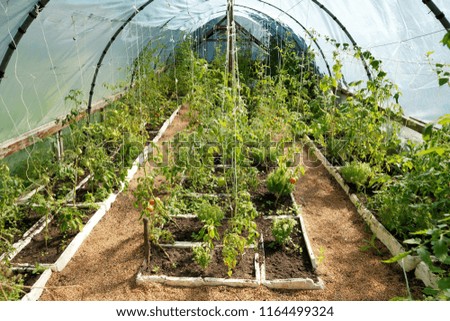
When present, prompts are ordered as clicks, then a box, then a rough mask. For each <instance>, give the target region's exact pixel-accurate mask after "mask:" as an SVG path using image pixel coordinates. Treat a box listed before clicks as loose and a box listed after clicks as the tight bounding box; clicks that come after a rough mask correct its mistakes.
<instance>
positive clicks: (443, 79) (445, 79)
mask: <svg viewBox="0 0 450 321" xmlns="http://www.w3.org/2000/svg"><path fill="white" fill-rule="evenodd" d="M448 81H449V79H448V78H439V86H444V85H446V84H448Z"/></svg>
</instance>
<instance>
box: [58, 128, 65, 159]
mask: <svg viewBox="0 0 450 321" xmlns="http://www.w3.org/2000/svg"><path fill="white" fill-rule="evenodd" d="M56 156H57V158H58V161H59V162H60V161H62V159H63V157H64V145H63V140H62V136H61V131H58V132H57V133H56Z"/></svg>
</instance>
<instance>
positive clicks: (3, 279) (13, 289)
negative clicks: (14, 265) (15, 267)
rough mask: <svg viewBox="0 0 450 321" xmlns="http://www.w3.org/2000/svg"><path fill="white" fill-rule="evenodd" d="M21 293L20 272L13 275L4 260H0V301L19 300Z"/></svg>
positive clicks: (21, 281) (21, 280)
mask: <svg viewBox="0 0 450 321" xmlns="http://www.w3.org/2000/svg"><path fill="white" fill-rule="evenodd" d="M22 294H23V279H22V276H21V275H20V274H19V275H14V273H13V271H12V270H11V269H10V268H9V267H8V266H7V265H6V264H5V263H4V262H0V301H15V300H19V299H20V297H21V296H22Z"/></svg>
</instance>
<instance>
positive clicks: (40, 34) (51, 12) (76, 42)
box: [0, 0, 450, 142]
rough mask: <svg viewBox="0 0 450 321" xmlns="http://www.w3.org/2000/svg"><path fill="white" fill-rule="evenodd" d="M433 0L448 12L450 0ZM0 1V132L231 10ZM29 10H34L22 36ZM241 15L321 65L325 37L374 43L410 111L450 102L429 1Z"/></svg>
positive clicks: (260, 4) (48, 112)
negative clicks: (294, 42) (288, 38)
mask: <svg viewBox="0 0 450 321" xmlns="http://www.w3.org/2000/svg"><path fill="white" fill-rule="evenodd" d="M434 2H435V4H436V5H437V6H438V7H439V9H440V10H441V11H442V12H443V13H444V14H445V13H446V14H448V12H449V11H450V3H449V2H448V1H445V0H441V1H434ZM0 5H1V7H0V19H1V20H0V37H1V38H0V57H2V58H3V62H5V61H7V62H9V63H8V64H2V68H4V70H1V72H2V73H4V75H3V74H2V79H1V84H0V93H1V101H0V108H1V109H0V110H1V114H2V115H4V117H2V118H1V120H0V121H1V126H0V141H1V142H4V141H6V140H9V139H13V138H14V137H17V136H19V135H22V134H24V133H27V132H29V131H32V130H34V129H36V128H38V127H39V126H42V125H45V124H47V123H49V122H52V121H54V120H55V119H56V118H60V117H63V116H65V115H66V114H67V113H68V112H69V110H70V108H71V107H70V106H67V104H66V103H65V100H64V98H65V97H66V96H67V95H68V93H69V91H70V90H81V91H82V92H83V95H84V97H83V98H84V100H86V101H87V100H88V98H89V93H90V91H91V90H92V91H93V94H92V101H93V102H96V101H98V100H101V99H102V98H104V97H108V96H110V95H111V94H113V93H114V90H112V89H111V88H112V87H113V88H115V90H116V91H117V90H120V87H117V86H116V85H117V84H122V85H123V86H126V85H127V84H124V83H123V82H126V81H127V79H129V74H130V72H131V71H130V69H131V66H132V63H133V60H134V59H135V58H136V57H137V56H138V55H139V53H140V52H141V51H142V50H143V48H144V47H146V46H147V45H149V43H150V44H151V43H153V44H156V43H159V44H161V43H162V44H165V45H166V49H165V53H162V54H165V55H170V51H171V50H173V46H175V45H176V43H178V42H179V41H180V39H182V38H183V37H185V36H186V35H189V34H193V33H194V34H195V31H197V30H199V28H201V27H202V26H204V25H207V24H208V22H209V21H211V20H213V19H216V18H220V17H223V16H224V14H225V11H226V2H225V1H222V0H213V1H203V0H202V1H195V0H187V1H168V0H164V1H163V0H160V1H159V0H154V1H70V0H62V1H39V2H36V1H23V0H20V1H6V0H2V1H1V3H0ZM30 12H31V13H33V12H35V13H36V19H35V20H33V21H32V23H31V24H30V25H29V26H27V27H28V28H27V30H26V33H25V34H23V37H22V38H21V39H20V42H17V44H15V41H14V39H15V37H17V35H20V36H22V34H21V32H20V30H23V27H24V26H23V24H24V21H25V20H26V19H27V17H28V16H29V13H30ZM235 15H236V19H237V21H241V23H240V24H241V25H242V26H243V27H244V28H245V29H246V30H247V31H248V32H249V33H251V34H252V35H253V36H254V37H255V38H256V39H260V40H261V41H268V37H267V35H268V34H274V33H283V32H286V30H288V31H289V32H292V33H294V34H295V35H297V36H298V37H299V38H301V39H303V40H304V41H305V43H306V44H307V45H308V46H311V47H312V48H313V49H314V50H315V51H316V52H319V50H320V52H321V53H323V56H320V55H318V58H317V65H318V66H319V67H320V68H321V70H322V72H324V73H326V72H327V67H326V64H327V63H328V64H329V65H331V64H332V54H333V48H334V47H333V45H331V44H330V43H329V42H327V41H326V37H329V38H332V39H336V41H338V42H340V43H348V44H352V43H354V44H356V45H357V46H359V47H361V48H362V49H363V50H370V51H371V52H372V54H373V55H374V56H375V57H376V58H377V59H380V60H382V61H383V69H384V70H385V71H386V72H387V73H388V76H389V78H391V79H392V80H393V82H394V83H396V84H398V85H399V89H400V91H401V92H402V96H401V98H400V103H401V105H402V107H403V108H404V111H405V113H406V115H409V116H412V117H415V118H418V119H421V120H425V121H431V120H436V119H437V117H439V116H441V115H442V114H444V113H445V112H448V111H449V110H450V106H449V103H448V99H447V98H448V94H449V88H448V87H439V85H438V84H437V82H436V76H435V72H434V71H433V68H432V65H431V64H430V61H429V60H428V58H427V53H428V52H430V51H433V54H432V55H431V58H432V59H433V60H434V61H435V62H439V63H448V62H449V61H450V60H449V59H450V58H449V55H448V53H447V52H445V48H443V46H442V45H441V44H440V43H439V40H440V39H442V38H443V36H444V35H445V28H444V27H443V26H442V24H441V23H440V21H439V20H438V19H436V17H435V15H434V14H433V13H432V12H431V11H430V9H429V8H428V7H427V6H426V5H425V4H423V3H422V2H421V1H376V0H362V1H357V2H355V1H351V0H342V1H327V0H322V1H310V0H305V1H298V0H295V1H294V0H293V1H259V0H258V1H257V0H250V1H236V2H235ZM24 31H25V30H24ZM312 37H314V38H316V41H313V39H312ZM11 43H12V44H13V45H12V46H14V47H15V48H14V49H15V50H14V51H12V52H10V51H9V50H8V48H9V47H11ZM205 49H208V50H214V49H213V48H212V47H211V46H210V48H206V47H205ZM104 50H105V51H106V52H105V56H104V57H103V56H102V54H103V53H104ZM10 55H11V56H10ZM99 63H100V64H101V66H99V68H98V70H97V64H99ZM343 64H344V66H343V73H344V76H345V81H346V82H347V83H350V82H352V81H355V80H360V79H364V78H365V77H367V75H366V73H367V72H366V71H365V69H364V65H363V63H362V62H361V60H359V59H355V58H354V57H352V56H349V57H347V58H345V59H344V60H343ZM96 72H98V75H97V74H96ZM94 75H96V79H95V83H94V85H95V86H92V83H93V78H94ZM122 88H123V87H122Z"/></svg>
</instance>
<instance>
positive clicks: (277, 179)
mask: <svg viewBox="0 0 450 321" xmlns="http://www.w3.org/2000/svg"><path fill="white" fill-rule="evenodd" d="M299 171H300V172H301V173H303V172H304V169H303V167H300V166H299V167H295V168H288V167H287V165H286V163H285V162H284V161H283V160H282V159H281V160H280V161H279V166H278V167H277V168H276V169H275V170H274V171H273V172H271V173H270V174H269V176H268V177H267V189H268V190H269V192H270V193H272V194H274V195H275V196H276V202H275V203H278V200H279V199H280V197H282V196H288V195H289V194H291V193H292V192H293V191H294V188H295V184H296V183H297V179H298V175H299Z"/></svg>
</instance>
